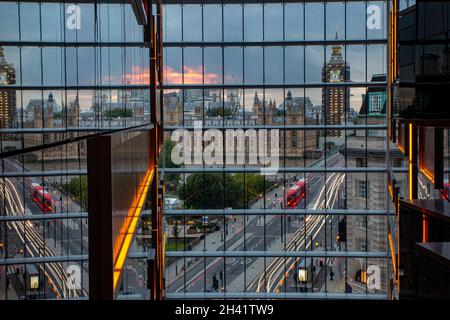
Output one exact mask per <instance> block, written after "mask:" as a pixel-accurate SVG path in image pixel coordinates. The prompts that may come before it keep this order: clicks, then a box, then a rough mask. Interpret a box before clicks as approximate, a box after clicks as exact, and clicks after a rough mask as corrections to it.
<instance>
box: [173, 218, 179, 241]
mask: <svg viewBox="0 0 450 320" xmlns="http://www.w3.org/2000/svg"><path fill="white" fill-rule="evenodd" d="M172 234H173V236H174V237H175V238H178V237H179V235H180V227H179V226H178V220H175V222H174V224H173V228H172Z"/></svg>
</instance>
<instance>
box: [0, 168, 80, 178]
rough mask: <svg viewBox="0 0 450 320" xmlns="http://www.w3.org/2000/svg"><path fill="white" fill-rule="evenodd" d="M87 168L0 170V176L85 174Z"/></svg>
mask: <svg viewBox="0 0 450 320" xmlns="http://www.w3.org/2000/svg"><path fill="white" fill-rule="evenodd" d="M85 175H87V170H65V171H61V170H56V171H24V172H17V171H16V172H0V178H22V177H58V176H85Z"/></svg>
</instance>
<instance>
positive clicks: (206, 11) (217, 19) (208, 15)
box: [203, 5, 222, 42]
mask: <svg viewBox="0 0 450 320" xmlns="http://www.w3.org/2000/svg"><path fill="white" fill-rule="evenodd" d="M203 25H204V28H203V36H204V41H206V42H214V41H215V42H217V41H222V6H220V5H207V6H204V7H203Z"/></svg>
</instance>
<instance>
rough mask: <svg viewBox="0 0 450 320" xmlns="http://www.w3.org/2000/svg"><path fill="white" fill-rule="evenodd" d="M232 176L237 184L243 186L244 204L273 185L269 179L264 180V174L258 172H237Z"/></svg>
mask: <svg viewBox="0 0 450 320" xmlns="http://www.w3.org/2000/svg"><path fill="white" fill-rule="evenodd" d="M234 177H235V179H236V181H237V183H238V184H240V185H244V186H245V200H246V206H248V203H249V202H251V201H252V200H254V199H255V198H256V197H258V196H259V195H260V194H261V193H263V192H264V191H265V190H267V189H269V188H270V187H271V186H272V185H273V183H272V182H271V181H268V180H265V179H264V176H261V175H258V174H251V173H250V174H249V173H246V174H245V175H244V174H243V173H237V174H235V175H234Z"/></svg>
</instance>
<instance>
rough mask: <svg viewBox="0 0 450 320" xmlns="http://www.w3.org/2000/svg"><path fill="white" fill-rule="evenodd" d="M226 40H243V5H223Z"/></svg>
mask: <svg viewBox="0 0 450 320" xmlns="http://www.w3.org/2000/svg"><path fill="white" fill-rule="evenodd" d="M223 33H224V41H242V6H241V5H239V4H225V5H224V6H223Z"/></svg>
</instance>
